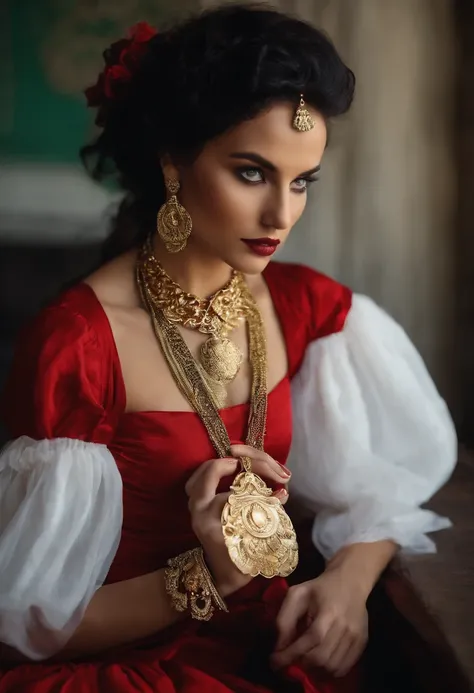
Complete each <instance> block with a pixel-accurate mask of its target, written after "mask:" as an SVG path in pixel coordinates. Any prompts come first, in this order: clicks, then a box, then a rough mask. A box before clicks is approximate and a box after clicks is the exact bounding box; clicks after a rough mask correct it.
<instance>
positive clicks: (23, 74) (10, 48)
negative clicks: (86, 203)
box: [0, 0, 196, 163]
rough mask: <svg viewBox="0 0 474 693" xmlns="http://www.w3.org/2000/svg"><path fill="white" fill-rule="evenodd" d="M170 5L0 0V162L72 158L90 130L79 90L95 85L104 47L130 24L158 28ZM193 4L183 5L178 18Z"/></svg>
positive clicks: (162, 1) (189, 0)
mask: <svg viewBox="0 0 474 693" xmlns="http://www.w3.org/2000/svg"><path fill="white" fill-rule="evenodd" d="M171 4H172V3H171V2H170V1H169V0H128V1H127V0H3V2H2V7H1V8H0V90H1V106H0V157H1V159H2V160H3V161H29V162H45V163H73V162H75V161H77V159H78V150H79V148H80V147H81V145H82V144H83V143H84V141H85V140H86V139H87V138H88V137H89V136H90V135H91V133H92V132H93V125H92V120H93V118H92V113H91V112H89V111H88V110H87V109H86V107H85V100H84V97H83V95H82V89H83V88H84V86H88V85H89V84H91V83H93V82H95V79H96V77H97V74H98V71H99V70H100V67H101V65H102V58H101V54H102V51H103V49H104V48H105V47H106V46H107V45H108V44H110V42H111V41H113V40H115V39H116V38H119V37H121V36H123V35H125V33H126V30H127V28H128V27H129V26H131V25H133V24H134V23H136V22H137V21H140V20H146V21H149V22H150V23H151V24H153V25H155V26H157V27H159V26H160V24H161V25H163V23H164V22H165V21H167V20H169V17H170V14H171V10H170V7H171ZM195 4H196V3H195V2H193V0H182V1H181V2H180V3H179V10H178V14H183V13H186V12H188V11H189V10H190V9H191V8H192V7H193V6H194V5H195ZM175 5H176V3H175ZM173 15H176V11H175V10H174V11H173Z"/></svg>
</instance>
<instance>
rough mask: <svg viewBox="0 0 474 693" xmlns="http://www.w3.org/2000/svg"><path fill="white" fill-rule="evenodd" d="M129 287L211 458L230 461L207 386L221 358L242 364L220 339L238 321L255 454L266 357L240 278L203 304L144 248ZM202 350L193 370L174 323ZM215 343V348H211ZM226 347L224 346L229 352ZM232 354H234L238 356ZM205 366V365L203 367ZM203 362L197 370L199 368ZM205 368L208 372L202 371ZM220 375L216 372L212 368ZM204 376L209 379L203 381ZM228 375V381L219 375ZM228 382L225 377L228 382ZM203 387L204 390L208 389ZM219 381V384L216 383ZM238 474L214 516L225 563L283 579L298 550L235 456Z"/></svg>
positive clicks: (271, 500) (285, 522) (268, 493)
mask: <svg viewBox="0 0 474 693" xmlns="http://www.w3.org/2000/svg"><path fill="white" fill-rule="evenodd" d="M137 283H138V287H139V290H140V293H141V297H142V300H143V304H144V306H145V308H146V309H147V311H148V312H149V314H150V317H151V320H152V324H153V329H154V332H155V335H156V337H157V339H158V341H159V343H160V345H161V348H162V350H163V354H164V356H165V358H166V360H167V362H168V365H169V366H170V370H171V372H172V374H173V376H174V379H175V381H176V383H177V385H178V387H179V388H180V390H181V392H182V393H183V395H184V396H185V397H186V399H187V400H188V401H189V402H190V404H191V406H192V407H193V408H194V410H195V411H196V412H197V413H198V414H199V416H200V418H201V420H202V422H203V424H204V426H205V427H206V429H207V432H208V434H209V437H210V439H211V441H212V444H213V446H214V448H215V450H216V453H217V454H218V456H219V457H228V456H229V455H230V447H231V443H230V439H229V435H228V433H227V430H226V428H225V425H224V422H223V420H222V418H221V416H220V413H219V404H218V401H216V400H217V399H218V398H216V396H215V392H214V391H213V385H212V381H213V379H214V378H215V376H216V375H217V374H219V375H221V372H224V373H225V374H226V375H227V374H229V373H230V371H231V368H230V367H229V364H224V365H222V363H217V362H218V360H219V358H220V359H221V360H222V356H223V355H224V360H225V358H227V359H228V361H229V363H234V364H236V363H237V364H238V365H237V366H236V367H235V366H234V370H235V373H234V376H233V377H235V375H236V374H237V372H238V369H239V367H240V363H241V361H242V355H240V359H239V358H238V357H235V359H234V357H233V356H232V354H234V353H235V350H237V347H236V346H235V345H234V344H233V343H232V342H230V340H229V339H228V338H227V334H228V333H229V332H230V330H231V329H232V327H230V326H231V325H234V326H235V325H237V324H238V322H239V321H240V320H242V319H243V318H245V320H246V321H247V326H248V336H249V360H250V364H251V367H252V388H251V398H250V414H249V421H248V430H247V438H246V442H247V445H250V446H252V447H254V448H257V449H258V450H263V446H264V436H265V425H266V417H267V358H266V340H265V328H264V325H263V320H262V317H261V315H260V311H259V309H258V306H257V304H256V302H255V299H254V298H253V296H252V294H251V292H250V290H249V289H248V287H247V284H246V282H245V279H244V277H243V275H241V274H239V273H234V274H233V276H232V278H231V280H230V282H229V283H228V284H227V285H226V286H225V287H224V288H223V289H221V291H218V292H216V293H215V294H214V295H213V296H211V297H210V298H209V299H207V300H203V299H199V298H197V297H196V296H193V295H192V294H186V293H185V292H184V291H182V289H181V288H180V287H179V286H178V285H177V284H175V283H174V282H173V280H172V279H171V278H169V277H168V275H166V273H165V271H164V269H163V268H162V267H161V265H160V263H159V262H158V260H157V259H156V258H155V256H154V254H153V251H152V247H151V244H150V243H149V242H147V243H146V244H145V245H144V247H143V248H142V250H141V252H140V253H139V257H138V261H137ZM212 324H213V325H216V327H215V328H213V330H212V331H207V332H205V334H210V335H211V336H210V340H208V342H209V341H210V344H208V342H206V343H205V344H204V345H203V346H204V347H206V345H208V346H207V347H206V349H204V353H205V354H208V353H209V351H212V358H208V360H206V358H207V357H206V356H204V359H203V349H202V348H201V359H202V360H203V362H204V363H203V364H202V365H201V364H199V363H198V362H197V361H196V360H195V359H194V358H193V355H192V354H191V352H190V350H189V348H188V346H187V344H186V342H185V341H184V339H183V337H182V336H181V334H180V332H179V330H178V328H177V325H182V326H185V327H193V329H198V330H200V331H204V330H203V329H201V326H204V327H205V330H209V325H212ZM219 341H220V342H222V344H220V345H219V344H218V343H219ZM227 342H230V343H231V344H232V347H229V346H228V344H227ZM239 351H240V350H239ZM208 361H209V362H211V363H209V362H208ZM204 364H205V367H204ZM208 368H209V370H207V369H208ZM219 369H220V370H219ZM209 373H212V378H210V376H209ZM227 377H228V375H227ZM232 379H233V378H230V380H232ZM210 382H211V384H210ZM221 383H222V381H221ZM241 464H242V471H241V472H240V473H239V474H238V475H237V476H236V478H235V479H234V483H233V484H232V486H231V494H230V496H229V499H228V501H227V503H226V505H225V507H224V510H223V513H222V518H221V520H222V530H223V533H224V540H225V543H226V546H227V549H228V551H229V555H230V557H231V560H232V561H233V562H234V563H235V565H236V566H237V568H238V569H239V570H240V571H241V572H242V573H244V574H245V575H252V576H256V575H264V576H265V577H269V578H270V577H274V576H275V575H281V576H287V575H289V574H290V573H291V572H293V570H294V569H295V568H296V566H297V564H298V544H297V541H296V535H295V531H294V529H293V525H292V524H291V520H290V518H289V517H288V515H287V514H286V512H285V510H284V509H283V506H282V505H281V503H280V501H279V500H278V498H276V497H275V496H274V495H273V492H272V489H271V488H268V487H267V486H266V484H265V482H264V481H263V480H262V479H261V478H260V477H259V476H258V475H256V474H254V473H253V472H252V469H251V461H250V459H249V458H242V459H241Z"/></svg>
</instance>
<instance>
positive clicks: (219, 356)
mask: <svg viewBox="0 0 474 693" xmlns="http://www.w3.org/2000/svg"><path fill="white" fill-rule="evenodd" d="M140 262H141V263H142V265H143V268H144V272H145V274H146V277H147V283H148V285H149V286H150V289H151V291H150V300H151V301H152V302H153V305H154V306H155V307H156V308H158V309H160V310H162V311H163V313H164V315H165V317H166V319H167V320H169V321H170V323H172V324H175V325H181V326H182V327H186V328H189V329H191V330H198V331H199V332H201V333H203V334H207V335H209V339H207V340H206V341H205V342H204V344H203V345H202V346H201V349H200V354H199V366H200V369H201V374H202V376H203V377H204V379H205V380H206V383H207V386H208V388H209V390H210V392H211V395H212V397H213V398H214V401H215V403H216V406H217V408H218V409H220V408H222V407H224V405H225V402H226V399H227V389H226V386H227V385H228V384H229V383H230V382H232V380H234V378H235V377H236V376H237V373H238V372H239V369H240V366H241V365H242V361H243V355H242V352H241V351H240V349H239V347H238V346H237V345H236V344H234V342H232V341H231V340H230V339H229V338H228V337H227V335H228V334H229V332H231V331H232V330H233V329H235V328H236V327H237V325H238V324H239V323H240V322H241V321H242V320H244V319H245V318H246V315H247V309H248V306H247V304H246V302H245V300H244V287H245V280H244V277H243V275H242V274H241V273H240V272H235V271H234V272H233V274H232V277H231V279H230V281H229V282H228V283H227V284H226V285H225V286H224V287H223V288H222V289H220V290H219V291H216V293H214V294H212V296H210V297H209V298H207V299H202V298H199V297H198V296H195V295H194V294H191V293H187V292H186V291H183V289H182V288H181V287H180V286H179V284H177V283H176V282H175V281H173V279H171V277H170V276H169V275H168V274H167V272H166V271H165V269H164V268H163V266H162V265H161V264H160V262H159V261H158V260H157V259H156V257H155V255H154V253H153V248H152V245H151V241H150V240H148V241H147V243H146V244H145V245H144V247H143V249H142V252H141V255H140Z"/></svg>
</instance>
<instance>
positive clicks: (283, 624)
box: [272, 569, 368, 676]
mask: <svg viewBox="0 0 474 693" xmlns="http://www.w3.org/2000/svg"><path fill="white" fill-rule="evenodd" d="M366 599H367V594H366V593H365V592H364V591H363V590H361V589H358V588H357V587H356V586H355V585H352V589H351V585H350V584H348V582H347V580H346V579H343V578H342V575H341V573H340V572H338V571H337V570H335V569H334V570H327V571H326V572H325V573H323V574H322V575H321V576H320V577H319V578H317V579H316V580H310V581H309V582H304V583H302V584H301V585H296V586H295V587H291V588H290V589H289V591H288V594H287V596H286V598H285V600H284V602H283V604H282V606H281V609H280V613H279V614H278V617H277V628H278V632H279V637H278V641H277V644H276V647H275V652H274V654H273V656H272V664H273V666H274V667H275V668H277V669H278V668H281V667H286V666H288V665H289V664H291V663H292V662H295V661H297V660H299V661H301V663H302V664H305V665H306V666H308V667H324V668H325V669H327V670H328V671H330V672H331V673H333V674H334V675H335V676H345V674H347V673H348V672H349V671H350V670H351V669H352V667H353V666H354V664H355V663H356V662H357V661H358V659H359V657H360V656H361V654H362V652H363V651H364V649H365V646H366V644H367V639H368V615H367V609H366Z"/></svg>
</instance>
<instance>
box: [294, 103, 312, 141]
mask: <svg viewBox="0 0 474 693" xmlns="http://www.w3.org/2000/svg"><path fill="white" fill-rule="evenodd" d="M293 127H294V128H295V130H299V132H308V131H309V130H312V129H313V128H314V120H313V119H312V117H311V113H310V112H309V111H308V109H307V108H306V104H305V102H304V98H303V94H301V98H300V105H299V106H298V108H297V109H296V113H295V116H294V118H293Z"/></svg>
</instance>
